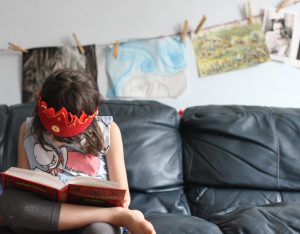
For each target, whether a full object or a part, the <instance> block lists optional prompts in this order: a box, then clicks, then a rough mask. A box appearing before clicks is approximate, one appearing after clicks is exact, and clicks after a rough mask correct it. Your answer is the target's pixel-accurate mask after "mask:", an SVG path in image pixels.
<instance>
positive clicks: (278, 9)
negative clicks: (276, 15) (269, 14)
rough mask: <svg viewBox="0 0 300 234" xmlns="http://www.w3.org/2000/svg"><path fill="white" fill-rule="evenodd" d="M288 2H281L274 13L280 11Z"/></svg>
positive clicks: (283, 0) (284, 0) (287, 0)
mask: <svg viewBox="0 0 300 234" xmlns="http://www.w3.org/2000/svg"><path fill="white" fill-rule="evenodd" d="M288 2H289V0H282V1H281V2H280V3H279V4H278V6H277V7H276V12H278V11H280V10H281V9H282V8H284V7H285V6H286V5H287V4H288Z"/></svg>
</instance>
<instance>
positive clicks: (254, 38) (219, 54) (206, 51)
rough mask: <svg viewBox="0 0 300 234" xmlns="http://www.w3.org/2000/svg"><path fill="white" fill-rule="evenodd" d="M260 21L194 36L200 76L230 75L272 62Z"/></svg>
mask: <svg viewBox="0 0 300 234" xmlns="http://www.w3.org/2000/svg"><path fill="white" fill-rule="evenodd" d="M261 27H262V26H261V21H260V20H259V19H255V20H254V22H253V23H252V24H250V23H249V22H248V21H241V22H235V23H231V24H227V25H221V26H217V27H212V28H208V29H204V30H202V31H201V32H200V33H199V34H197V35H193V36H192V41H193V46H194V50H195V54H196V59H197V65H198V70H199V73H200V76H208V75H211V74H216V73H222V72H227V71H231V70H236V69H240V68H245V67H249V66H253V65H256V64H259V63H263V62H267V61H269V60H270V55H269V52H268V49H267V46H266V42H265V37H264V34H263V32H262V30H261Z"/></svg>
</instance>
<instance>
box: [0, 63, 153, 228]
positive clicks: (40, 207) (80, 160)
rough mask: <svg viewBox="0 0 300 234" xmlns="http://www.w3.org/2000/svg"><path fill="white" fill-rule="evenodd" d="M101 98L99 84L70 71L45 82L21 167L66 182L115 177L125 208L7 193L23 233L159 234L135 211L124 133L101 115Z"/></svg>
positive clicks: (6, 207)
mask: <svg viewBox="0 0 300 234" xmlns="http://www.w3.org/2000/svg"><path fill="white" fill-rule="evenodd" d="M99 105H100V94H99V91H98V87H97V84H96V82H94V80H93V79H92V78H91V77H89V76H87V75H86V74H84V73H81V72H79V71H74V70H70V69H64V70H59V71H57V72H55V73H53V74H52V75H50V77H49V78H47V80H46V81H45V82H44V84H43V86H42V89H41V92H40V94H39V97H38V101H37V106H36V109H35V111H34V114H33V117H32V118H28V119H27V120H26V121H25V122H24V123H23V124H22V126H21V128H20V134H19V146H18V147H19V153H18V167H21V168H30V169H32V170H42V171H46V172H48V173H51V174H52V175H53V176H57V177H58V178H59V179H60V180H62V181H67V180H68V179H69V178H70V177H72V176H77V175H86V176H94V177H98V178H100V179H110V180H112V181H115V182H117V183H119V185H120V186H121V187H122V188H124V189H126V196H125V202H124V204H123V207H112V208H101V207H92V206H82V205H75V204H64V203H63V204H60V203H57V202H52V201H48V200H44V199H41V198H40V197H37V196H35V195H33V194H31V193H29V192H25V191H19V190H12V189H11V190H6V191H5V192H4V193H3V194H2V196H1V197H0V212H1V214H2V216H3V218H4V221H5V222H6V223H7V224H8V225H9V226H10V227H11V228H12V229H13V230H14V231H16V232H19V233H27V232H28V233H40V232H41V233H43V232H44V231H47V233H49V232H53V233H57V231H63V233H65V232H67V231H66V230H70V231H71V233H88V234H92V233H98V234H99V233H120V228H119V227H126V228H127V229H128V230H129V231H130V233H132V234H155V231H154V228H153V226H152V224H151V223H149V222H148V221H147V220H145V218H144V216H143V214H142V213H141V212H139V211H137V210H130V209H128V206H129V204H130V194H129V190H128V182H127V176H126V169H125V163H124V154H123V145H122V138H121V134H120V130H119V128H118V126H117V124H116V123H114V122H113V121H112V117H110V116H97V114H98V108H99Z"/></svg>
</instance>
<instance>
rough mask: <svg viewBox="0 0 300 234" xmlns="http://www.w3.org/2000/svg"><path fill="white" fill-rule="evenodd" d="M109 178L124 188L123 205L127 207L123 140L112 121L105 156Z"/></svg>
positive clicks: (127, 193)
mask: <svg viewBox="0 0 300 234" xmlns="http://www.w3.org/2000/svg"><path fill="white" fill-rule="evenodd" d="M106 161H107V168H108V175H109V180H111V181H115V182H117V183H118V184H119V185H120V186H121V187H122V188H124V189H126V195H125V202H124V204H123V206H124V207H125V208H128V206H129V204H130V193H129V188H128V181H127V174H126V168H125V162H124V152H123V142H122V137H121V132H120V129H119V127H118V125H117V124H116V123H115V122H113V123H112V125H111V129H110V147H109V150H108V152H107V156H106Z"/></svg>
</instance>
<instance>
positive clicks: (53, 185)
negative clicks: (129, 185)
mask: <svg viewBox="0 0 300 234" xmlns="http://www.w3.org/2000/svg"><path fill="white" fill-rule="evenodd" d="M1 179H2V185H3V189H4V190H5V189H8V188H17V189H23V190H28V191H31V192H33V193H35V194H37V195H39V196H41V197H44V198H47V199H49V200H53V201H58V202H67V203H75V204H84V205H95V206H122V204H123V201H124V197H125V193H126V190H125V189H121V188H120V187H119V186H118V184H117V183H115V182H112V181H106V180H100V179H98V178H93V177H88V176H76V177H72V178H71V179H69V180H68V182H67V184H64V183H63V182H62V181H60V180H59V179H58V178H57V177H55V176H52V175H50V174H48V173H46V172H42V171H32V170H28V169H22V168H17V167H11V168H9V169H8V170H7V171H5V172H1Z"/></svg>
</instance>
